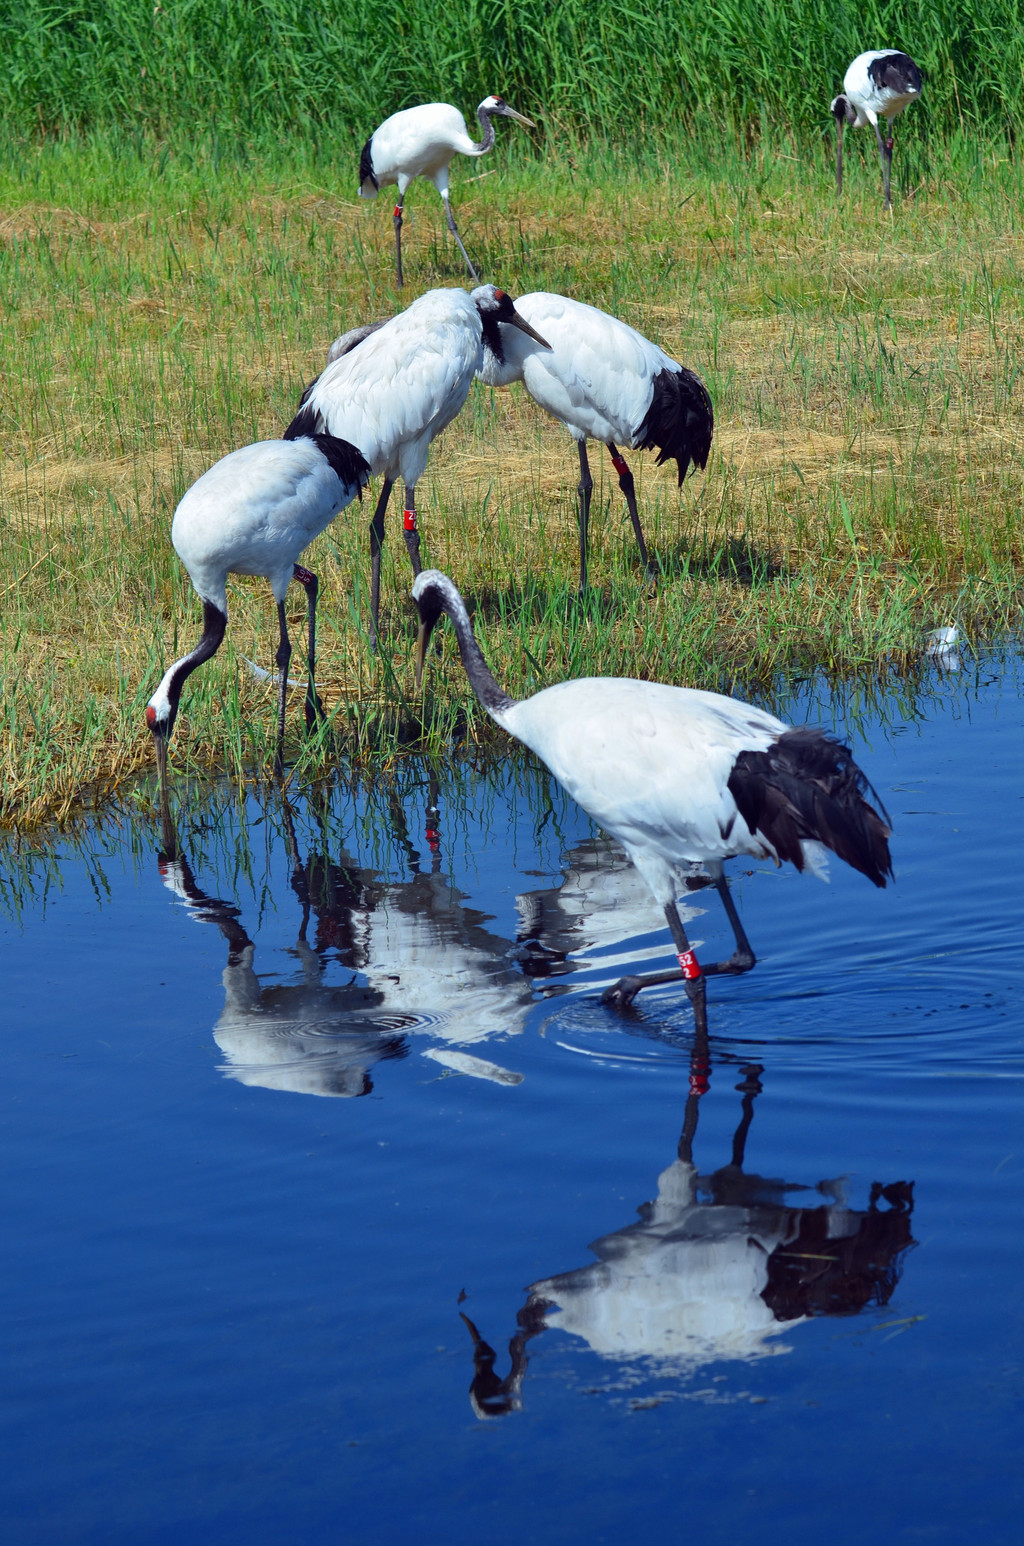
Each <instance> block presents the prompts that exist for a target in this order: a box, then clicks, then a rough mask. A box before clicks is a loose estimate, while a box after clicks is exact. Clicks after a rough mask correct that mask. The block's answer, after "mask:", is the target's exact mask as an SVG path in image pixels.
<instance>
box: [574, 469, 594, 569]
mask: <svg viewBox="0 0 1024 1546" xmlns="http://www.w3.org/2000/svg"><path fill="white" fill-rule="evenodd" d="M577 444H578V447H579V453H580V481H579V485H578V487H577V493H578V494H579V496H580V595H582V594H583V592H584V591H585V590H586V588H587V534H588V532H589V530H590V495H591V493H592V491H593V488H594V480H593V478H592V477H591V475H590V463H589V461H588V460H587V442H586V441H585V440H580V441H578V442H577Z"/></svg>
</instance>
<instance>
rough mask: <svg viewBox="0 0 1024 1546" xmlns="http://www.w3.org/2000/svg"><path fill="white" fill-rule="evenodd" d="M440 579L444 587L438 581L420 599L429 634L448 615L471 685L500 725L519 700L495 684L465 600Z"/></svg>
mask: <svg viewBox="0 0 1024 1546" xmlns="http://www.w3.org/2000/svg"><path fill="white" fill-rule="evenodd" d="M440 578H441V579H443V580H444V583H443V584H441V583H439V581H435V582H434V583H433V584H431V585H430V586H429V587H428V588H427V589H426V590H425V591H424V593H423V594H422V595H421V597H420V598H419V608H420V618H421V619H422V621H423V623H424V625H425V626H426V628H427V630H428V633H429V631H430V630H431V629H432V628H433V626H434V623H435V622H436V621H437V619H438V618H439V617H440V615H441V613H442V612H447V614H448V616H449V618H450V619H451V623H452V627H453V628H454V629H455V637H456V638H457V639H458V641H459V654H460V655H461V656H462V665H463V668H464V670H465V672H466V675H467V676H468V678H469V685H470V686H471V687H472V689H473V691H474V692H475V693H476V695H477V697H478V698H479V700H480V702H481V703H482V704H483V706H484V708H485V709H486V710H487V712H488V714H490V715H492V716H493V717H494V718H495V719H497V720H498V722H499V724H500V723H501V719H502V716H503V715H505V714H506V713H507V712H508V710H509V709H511V708H514V707H515V704H516V699H515V698H513V697H510V695H509V694H508V693H507V692H506V691H505V689H504V688H503V687H502V686H501V685H500V684H499V683H498V682H497V681H496V680H495V678H494V675H493V673H492V671H491V669H490V667H489V666H488V664H487V662H486V660H485V659H484V657H483V652H482V650H481V649H480V646H479V644H478V643H477V642H476V635H475V634H474V632H473V625H472V623H471V622H470V620H469V613H468V612H467V611H466V606H465V603H464V601H463V599H462V597H461V596H460V595H459V593H458V591H457V590H456V589H455V586H454V585H452V583H451V581H450V580H447V579H445V578H444V577H443V576H442V577H440Z"/></svg>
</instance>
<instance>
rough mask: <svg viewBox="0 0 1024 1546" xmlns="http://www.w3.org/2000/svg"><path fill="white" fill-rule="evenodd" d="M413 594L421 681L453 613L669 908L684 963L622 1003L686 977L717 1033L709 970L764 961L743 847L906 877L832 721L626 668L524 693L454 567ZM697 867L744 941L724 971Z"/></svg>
mask: <svg viewBox="0 0 1024 1546" xmlns="http://www.w3.org/2000/svg"><path fill="white" fill-rule="evenodd" d="M412 594H413V599H414V601H415V602H416V605H417V607H418V609H419V615H420V632H419V638H418V641H417V655H416V674H417V681H418V682H419V681H421V680H422V673H423V662H424V659H425V656H426V649H427V644H428V642H429V640H430V635H431V632H432V630H433V628H434V627H435V625H436V624H437V622H438V620H439V619H440V617H441V616H442V614H443V613H446V614H447V615H448V617H449V618H450V619H451V621H452V624H453V625H454V628H455V634H456V637H457V639H458V643H459V653H460V655H461V656H462V664H463V666H464V667H465V671H466V675H467V676H468V678H469V681H470V685H471V686H472V688H473V691H474V692H475V693H476V695H477V697H478V698H479V700H480V702H481V704H482V705H483V707H484V708H485V709H486V710H487V712H488V714H490V716H491V718H492V719H493V720H495V721H496V722H497V723H498V724H499V725H501V726H502V728H503V729H505V730H507V731H508V732H509V734H510V735H514V736H515V737H516V739H517V740H520V741H522V742H523V743H524V745H526V746H528V747H529V748H530V750H531V751H533V752H535V753H536V754H537V756H538V757H539V758H540V759H541V761H542V762H544V763H545V764H546V765H547V767H548V768H550V770H551V772H552V773H553V774H554V775H555V777H556V778H557V779H558V781H559V782H560V783H561V784H562V785H563V786H564V787H565V789H566V790H567V791H568V792H569V794H570V795H571V796H572V798H573V799H574V800H576V801H577V802H578V803H579V804H580V805H582V807H583V809H584V810H585V811H587V812H589V814H590V815H591V816H592V817H593V818H594V820H595V821H596V822H598V823H599V824H600V825H601V826H602V827H603V828H604V829H605V830H606V831H607V832H609V833H611V835H612V837H614V838H615V839H616V840H617V841H618V842H619V843H621V844H622V846H623V848H624V849H625V850H626V853H627V854H628V855H629V857H630V859H632V861H633V863H634V864H635V865H636V867H637V869H638V870H639V871H640V874H641V875H642V876H643V878H644V880H645V881H646V882H647V884H648V886H649V887H650V889H651V891H652V893H653V895H654V898H655V900H656V901H657V902H658V903H659V904H660V905H661V906H662V907H663V908H664V911H665V917H666V919H667V921H668V926H669V929H670V930H671V932H672V939H673V941H674V943H675V947H676V953H677V959H678V962H679V966H678V968H677V969H675V970H673V971H663V972H653V973H650V974H649V975H647V976H645V977H623V978H621V980H620V981H619V982H617V983H616V984H615V985H614V986H613V987H611V988H608V989H607V990H606V991H605V993H604V995H603V1001H604V1002H605V1003H610V1004H614V1005H615V1006H616V1007H618V1008H621V1007H624V1006H625V1005H628V1004H630V1003H631V1002H632V1000H633V999H634V998H635V996H636V994H637V993H638V992H639V990H640V989H641V988H643V987H647V986H650V985H654V984H657V983H664V982H676V981H679V980H680V979H682V980H683V982H684V983H685V986H686V992H687V994H688V995H689V998H690V1001H691V1003H692V1005H693V1010H694V1017H695V1020H696V1024H697V1030H698V1032H699V1033H701V1034H706V1032H707V1010H706V1003H705V985H704V979H705V977H708V976H713V975H717V974H721V973H729V974H734V973H738V972H746V971H749V970H750V968H751V967H752V966H753V965H754V953H753V951H752V950H751V948H750V943H749V941H748V939H747V936H746V934H745V933H744V931H743V926H742V924H741V923H740V919H739V914H738V913H737V911H736V907H735V904H734V903H733V900H732V897H731V896H730V895H729V889H728V884H727V882H726V880H725V876H724V874H723V870H722V865H723V862H724V861H725V860H726V859H731V858H732V857H733V856H734V855H736V854H752V855H754V856H756V857H757V858H770V859H775V860H776V861H779V862H781V861H782V860H789V861H790V862H791V863H793V864H795V865H796V867H797V869H798V870H803V869H805V868H807V867H810V868H812V869H817V870H819V871H820V870H821V867H822V860H823V858H824V855H823V854H822V852H821V850H822V847H825V848H830V849H831V850H832V852H833V853H835V854H837V855H838V857H839V858H840V859H843V860H845V861H846V863H847V864H850V865H852V866H853V868H854V869H856V870H860V872H861V874H863V875H866V876H867V878H868V879H869V880H870V881H873V882H874V884H875V885H876V886H884V885H885V882H886V878H887V877H889V876H891V875H892V863H891V860H890V857H889V844H888V838H889V826H888V817H887V816H886V815H885V812H884V810H881V811H880V810H876V809H875V807H874V805H872V804H870V803H869V801H868V799H867V798H866V796H871V797H872V798H873V799H874V800H876V801H877V795H875V794H874V791H873V790H872V788H871V786H870V784H869V783H868V781H867V779H866V778H865V776H864V774H863V773H862V772H861V770H860V768H858V767H857V764H856V763H855V762H854V760H853V757H852V756H851V754H850V750H849V748H848V747H846V746H844V745H843V744H842V743H841V742H839V741H836V740H834V739H833V738H832V737H831V736H829V735H827V734H826V733H825V732H824V731H823V730H818V729H815V728H813V727H811V726H801V727H797V728H795V727H793V726H791V725H787V724H784V723H783V721H782V720H781V719H776V718H775V716H774V715H772V714H766V713H765V712H764V710H763V709H758V708H754V707H752V705H751V704H749V703H742V702H740V701H739V700H738V699H736V698H725V697H722V696H721V694H720V693H713V692H698V691H696V690H695V689H692V688H688V687H670V686H667V685H666V684H664V683H662V682H638V681H630V680H629V679H627V678H625V677H583V678H579V679H577V680H574V681H568V682H559V683H558V684H557V685H556V686H554V687H547V688H545V689H544V690H543V691H542V692H539V693H535V694H534V695H533V697H531V698H524V699H522V700H519V701H517V700H516V699H515V698H511V697H510V696H509V695H508V693H507V692H505V691H504V689H503V688H501V687H500V686H499V685H498V683H497V682H496V681H495V679H494V677H493V675H492V674H491V672H490V670H489V669H488V667H487V665H486V663H485V661H484V657H483V654H482V653H481V650H480V647H479V645H478V644H477V642H476V638H475V637H474V634H473V628H472V625H471V623H470V621H469V614H468V613H467V611H466V606H465V603H464V602H463V600H462V597H461V596H460V595H459V592H458V591H457V590H456V588H455V586H454V585H453V584H452V582H451V580H450V579H449V578H448V576H447V575H444V574H441V573H440V572H439V571H438V570H436V569H433V570H430V569H428V570H424V572H423V573H422V574H421V575H419V576H418V577H417V579H416V580H415V582H414V584H413V588H412ZM694 863H700V864H703V865H704V866H705V867H706V868H707V870H708V872H709V873H710V875H711V878H712V881H713V883H714V885H715V887H716V889H717V891H718V894H719V896H720V897H721V899H722V904H723V906H724V907H725V911H726V915H727V917H728V919H729V922H730V924H731V926H732V930H733V935H734V937H735V940H736V949H735V951H734V953H733V955H731V956H730V957H729V959H728V960H727V961H720V962H718V963H717V964H716V965H712V966H704V967H702V966H701V965H700V964H699V963H698V961H697V958H696V956H695V954H694V952H693V950H692V949H691V948H690V944H689V941H688V940H687V937H686V931H685V929H684V928H683V924H682V920H681V919H680V917H679V910H678V908H677V906H676V897H677V896H678V894H679V892H680V890H682V889H683V885H682V882H683V878H684V876H685V875H686V873H687V872H688V871H689V870H690V867H691V866H692V865H693V864H694Z"/></svg>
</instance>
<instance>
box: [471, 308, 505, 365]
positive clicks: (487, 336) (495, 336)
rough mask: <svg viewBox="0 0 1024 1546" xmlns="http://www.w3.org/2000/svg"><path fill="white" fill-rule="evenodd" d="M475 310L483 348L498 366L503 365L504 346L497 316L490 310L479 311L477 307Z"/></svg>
mask: <svg viewBox="0 0 1024 1546" xmlns="http://www.w3.org/2000/svg"><path fill="white" fill-rule="evenodd" d="M477 310H478V311H479V312H480V327H481V330H482V332H483V341H484V348H485V349H489V350H490V351H491V353H492V354H493V355H494V358H495V359H496V360H497V362H498V364H499V365H504V363H505V345H504V343H503V342H502V338H501V322H500V321H499V319H498V314H497V312H496V311H492V310H491V309H490V308H486V309H481V308H480V307H477Z"/></svg>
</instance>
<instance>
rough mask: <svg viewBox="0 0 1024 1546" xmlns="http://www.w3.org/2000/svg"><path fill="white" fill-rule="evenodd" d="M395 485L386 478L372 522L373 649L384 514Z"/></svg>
mask: <svg viewBox="0 0 1024 1546" xmlns="http://www.w3.org/2000/svg"><path fill="white" fill-rule="evenodd" d="M394 486H395V485H394V480H393V479H392V478H385V479H384V482H383V484H382V485H381V491H380V498H379V499H378V500H377V508H376V510H374V512H373V520H372V521H371V522H370V648H371V649H372V650H375V649H376V648H377V634H378V631H379V627H380V550H381V548H382V547H383V546H384V516H385V513H386V511H387V508H388V500H389V499H390V498H391V490H392V489H393V488H394Z"/></svg>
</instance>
